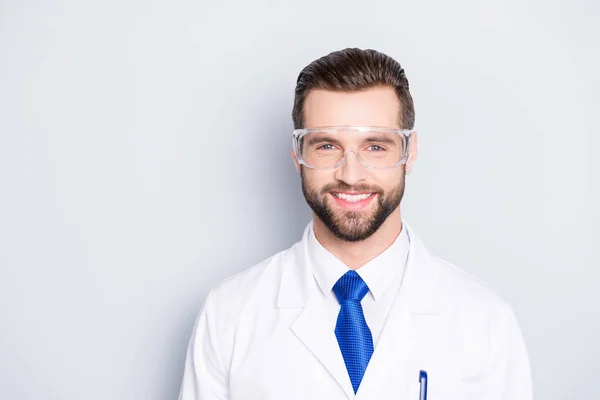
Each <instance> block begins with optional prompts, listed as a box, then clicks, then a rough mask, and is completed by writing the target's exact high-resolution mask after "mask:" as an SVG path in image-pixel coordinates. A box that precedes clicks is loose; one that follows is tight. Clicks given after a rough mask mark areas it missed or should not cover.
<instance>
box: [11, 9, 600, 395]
mask: <svg viewBox="0 0 600 400" xmlns="http://www.w3.org/2000/svg"><path fill="white" fill-rule="evenodd" d="M598 11H599V7H598V3H597V2H592V1H584V0H579V1H566V0H565V1H560V2H559V1H544V2H542V1H537V2H535V1H516V0H514V1H504V2H483V1H467V0H458V1H452V2H450V1H442V0H440V1H420V2H416V1H415V2H412V3H408V2H399V1H385V2H384V1H374V2H370V3H369V2H365V1H360V2H358V1H341V0H338V1H326V2H322V1H312V2H307V1H303V2H300V1H286V2H276V1H264V0H259V1H252V2H247V1H246V2H245V1H241V0H238V1H237V2H235V3H233V2H216V1H212V2H202V1H200V2H198V1H191V0H176V1H171V2H156V1H154V2H149V1H135V0H125V1H109V2H102V3H100V2H97V3H92V2H89V3H87V2H81V1H75V0H65V1H62V2H56V1H16V0H13V1H7V0H2V1H1V2H0V57H1V59H0V324H1V329H0V398H1V399H11V400H20V399H48V400H53V399H60V400H75V399H86V400H95V399H98V400H99V399H115V400H117V399H123V400H125V399H144V400H153V399H156V400H158V399H174V398H176V396H177V393H178V391H179V385H180V380H181V375H182V371H183V361H184V356H185V350H186V346H187V341H188V339H189V335H190V332H191V328H192V324H193V320H194V317H195V315H196V313H197V311H198V309H199V307H200V305H201V303H202V301H203V298H204V295H205V294H206V292H207V289H208V288H209V287H211V286H213V285H214V284H216V283H217V282H218V281H219V280H221V279H223V278H225V277H227V276H230V275H232V274H233V273H235V272H237V271H240V270H242V269H245V268H247V267H249V266H251V265H252V264H254V263H256V262H258V261H260V260H262V259H264V258H266V257H268V256H270V255H272V254H273V253H274V252H276V251H279V250H281V249H284V248H286V247H288V246H289V245H291V244H292V243H293V242H294V241H296V240H298V239H299V237H300V234H301V232H302V230H303V228H304V227H305V225H306V223H307V222H308V220H309V218H310V213H309V211H308V207H307V206H306V205H305V203H304V199H303V197H302V195H301V191H300V187H299V177H298V175H297V174H296V173H295V170H294V168H293V165H292V162H291V160H290V157H289V153H290V143H291V140H290V131H291V129H292V124H291V118H290V113H291V106H292V98H293V89H294V85H295V79H296V76H297V74H298V72H299V71H300V70H301V68H302V67H304V66H305V65H306V64H308V63H309V62H310V61H312V60H314V59H316V58H318V57H320V56H322V55H325V54H327V53H329V52H330V51H333V50H337V49H341V48H344V47H350V46H352V47H361V48H375V49H378V50H380V51H383V52H386V53H388V54H389V55H391V56H393V57H395V58H396V59H397V60H398V61H400V62H401V63H402V64H403V66H404V67H405V69H406V71H407V74H408V77H409V80H410V83H411V88H412V93H413V96H414V98H415V103H416V110H417V129H418V131H419V133H420V136H419V144H420V155H419V159H418V161H417V164H416V169H415V171H414V174H413V175H411V176H409V178H408V181H407V191H406V197H405V200H404V202H403V207H404V208H403V210H404V217H405V218H406V219H407V220H408V221H410V222H411V224H412V225H413V227H414V228H415V229H416V230H417V232H418V233H419V234H420V235H421V236H422V237H423V239H424V240H425V242H426V243H427V244H428V246H429V247H430V248H431V249H432V250H433V251H434V252H435V253H437V254H438V255H440V256H442V257H443V258H446V259H447V260H449V261H451V262H453V263H455V264H457V265H459V266H460V267H462V268H463V269H465V270H467V271H469V272H470V273H472V274H474V275H476V276H478V277H480V278H482V279H483V280H485V281H487V282H488V283H490V284H491V285H492V286H494V287H495V288H497V290H498V291H499V292H500V293H502V294H503V295H504V297H505V298H507V299H508V300H509V301H510V302H511V303H512V304H513V306H514V308H515V311H516V313H517V316H518V318H519V320H520V323H521V327H522V330H523V333H524V336H525V339H526V341H527V344H528V348H529V352H530V356H531V360H532V366H533V375H534V389H535V394H536V398H537V399H548V400H563V399H575V398H585V399H600V381H599V380H598V379H596V375H597V371H598V370H600V344H598V343H597V338H598V337H600V316H599V312H598V304H600V290H599V289H600V287H599V284H598V282H599V278H600V272H599V267H600V251H599V244H598V243H599V242H600V232H599V228H598V226H599V223H600V216H599V213H598V211H597V210H598V207H597V206H594V205H597V204H598V203H599V182H600V176H599V175H600V173H599V172H600V162H599V157H598V149H599V148H600V140H599V139H598V128H599V127H600V126H599V125H600V124H599V123H598V105H599V104H600V101H599V100H600V99H599V97H600V96H599V93H600V84H599V78H598V77H599V75H598V72H597V71H598V69H599V68H600V62H599V57H598V42H597V39H598V37H600V29H599V28H598V26H599V22H600V21H599V18H598Z"/></svg>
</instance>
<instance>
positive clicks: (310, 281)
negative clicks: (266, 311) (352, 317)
mask: <svg viewBox="0 0 600 400" xmlns="http://www.w3.org/2000/svg"><path fill="white" fill-rule="evenodd" d="M309 228H310V225H309V226H308V227H307V228H306V230H305V231H304V236H303V238H302V240H301V241H300V242H298V243H297V244H296V245H295V246H294V248H293V250H292V251H291V252H290V254H289V258H288V259H287V260H286V261H285V265H284V267H283V271H282V276H281V286H280V290H279V297H278V300H277V305H278V307H302V308H303V309H302V311H301V312H300V315H299V316H298V318H297V319H296V320H295V321H294V322H293V323H292V325H291V327H290V329H291V330H292V332H294V334H295V335H296V337H297V338H298V339H299V340H300V341H301V342H302V343H303V344H304V345H305V346H306V348H307V349H308V350H309V351H310V352H311V353H312V354H313V355H314V356H315V357H316V358H317V359H318V360H319V361H320V362H321V364H322V365H323V366H324V367H325V368H326V369H327V371H328V372H329V373H330V374H331V376H332V377H333V379H335V381H336V382H337V383H338V384H339V386H340V387H341V390H343V392H344V393H345V394H346V396H347V397H348V398H349V399H353V398H354V390H353V389H352V383H351V382H350V377H349V376H348V371H347V370H346V365H345V364H344V359H343V357H342V353H341V351H340V348H339V345H338V342H337V339H336V337H335V332H334V327H332V326H331V321H329V320H328V315H327V309H326V307H325V299H324V298H323V296H322V294H321V292H320V291H319V289H318V286H317V284H316V282H315V280H314V276H313V273H312V267H311V265H310V263H309V260H308V256H307V251H306V243H307V235H308V232H309Z"/></svg>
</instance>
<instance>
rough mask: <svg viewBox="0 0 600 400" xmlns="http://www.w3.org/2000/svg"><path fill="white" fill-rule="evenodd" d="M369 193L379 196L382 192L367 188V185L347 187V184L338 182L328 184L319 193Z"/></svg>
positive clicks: (371, 187)
mask: <svg viewBox="0 0 600 400" xmlns="http://www.w3.org/2000/svg"><path fill="white" fill-rule="evenodd" d="M334 191H335V192H371V193H378V194H381V193H382V190H381V189H380V188H377V187H373V186H368V185H356V186H352V185H348V184H347V183H343V182H339V183H330V184H327V185H325V186H323V188H322V189H321V193H323V194H326V193H329V192H334Z"/></svg>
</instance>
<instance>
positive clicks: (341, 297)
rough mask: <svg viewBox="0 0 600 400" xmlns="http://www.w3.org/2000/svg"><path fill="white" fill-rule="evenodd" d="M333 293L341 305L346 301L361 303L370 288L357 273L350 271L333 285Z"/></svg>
mask: <svg viewBox="0 0 600 400" xmlns="http://www.w3.org/2000/svg"><path fill="white" fill-rule="evenodd" d="M333 292H334V293H335V296H336V297H337V299H338V301H339V302H340V304H342V302H344V301H346V300H357V301H361V300H362V299H363V297H365V295H366V294H367V293H369V287H368V286H367V284H366V283H365V281H363V280H362V278H361V277H360V275H358V273H356V271H348V272H346V273H345V274H344V275H342V277H341V278H340V279H338V281H337V282H336V283H335V285H333Z"/></svg>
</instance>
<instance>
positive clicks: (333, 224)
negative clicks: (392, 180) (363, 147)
mask: <svg viewBox="0 0 600 400" xmlns="http://www.w3.org/2000/svg"><path fill="white" fill-rule="evenodd" d="M402 168H404V166H402ZM404 176H405V174H403V176H402V179H401V180H400V182H399V183H398V185H397V186H396V187H395V188H394V189H392V190H391V191H390V192H389V193H387V194H386V193H384V191H383V190H382V189H381V188H378V187H372V186H365V185H358V186H350V185H348V184H346V183H344V182H336V183H331V184H328V185H325V186H324V187H323V188H322V189H321V190H320V191H319V190H318V189H315V188H314V187H312V186H311V185H310V184H309V183H308V182H307V180H306V178H305V176H304V168H303V167H302V168H301V169H300V177H301V180H302V193H303V194H304V198H305V199H306V202H307V203H308V205H309V206H310V208H311V209H312V210H313V211H314V213H315V214H316V215H317V217H318V218H319V219H320V220H321V221H322V222H323V224H324V225H325V226H326V227H327V228H328V229H329V230H330V231H331V232H332V233H333V234H334V235H335V236H336V237H337V238H339V239H341V240H343V241H346V242H359V241H362V240H365V239H367V238H368V237H370V236H371V235H373V234H374V233H375V232H377V230H378V229H379V228H380V227H381V225H383V223H384V222H385V221H386V220H387V218H388V217H389V216H390V215H391V214H392V212H393V211H394V210H395V209H396V208H398V206H399V205H400V202H401V201H402V197H403V196H404V182H405V180H404ZM332 191H356V192H371V193H376V194H377V204H376V205H375V210H374V212H373V213H372V215H370V216H366V215H365V213H363V212H360V211H346V212H344V213H343V214H342V215H341V216H340V215H336V213H335V212H334V211H333V209H332V208H331V207H330V206H329V205H328V204H327V196H329V193H330V192H332Z"/></svg>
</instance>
